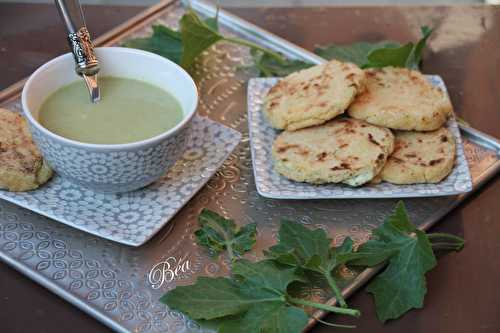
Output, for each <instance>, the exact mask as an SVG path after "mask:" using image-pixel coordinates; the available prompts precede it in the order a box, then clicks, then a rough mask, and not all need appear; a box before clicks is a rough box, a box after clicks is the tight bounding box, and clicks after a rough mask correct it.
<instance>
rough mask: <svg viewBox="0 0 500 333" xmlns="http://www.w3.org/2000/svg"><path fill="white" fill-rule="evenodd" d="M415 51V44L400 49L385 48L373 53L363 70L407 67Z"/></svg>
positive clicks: (370, 54) (368, 57)
mask: <svg viewBox="0 0 500 333" xmlns="http://www.w3.org/2000/svg"><path fill="white" fill-rule="evenodd" d="M412 50H413V43H411V42H410V43H407V44H405V45H403V46H400V47H384V48H380V49H375V50H373V51H371V52H370V53H369V54H368V56H367V59H368V62H367V63H366V64H365V65H364V66H363V68H368V67H377V68H378V67H386V66H394V67H405V66H406V63H407V61H408V58H409V57H410V55H411V53H412Z"/></svg>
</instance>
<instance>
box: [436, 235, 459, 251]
mask: <svg viewBox="0 0 500 333" xmlns="http://www.w3.org/2000/svg"><path fill="white" fill-rule="evenodd" d="M427 237H428V238H429V240H430V241H431V245H432V249H434V250H451V251H460V250H461V249H462V248H463V247H464V245H465V240H464V239H463V238H461V237H458V236H455V235H450V234H446V233H441V232H436V233H432V234H427Z"/></svg>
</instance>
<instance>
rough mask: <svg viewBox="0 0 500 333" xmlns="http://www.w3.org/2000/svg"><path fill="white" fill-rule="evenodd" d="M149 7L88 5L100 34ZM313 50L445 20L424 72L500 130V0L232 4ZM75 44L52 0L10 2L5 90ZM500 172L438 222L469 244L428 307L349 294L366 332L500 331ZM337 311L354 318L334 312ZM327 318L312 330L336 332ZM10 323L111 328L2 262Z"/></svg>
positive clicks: (444, 264)
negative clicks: (394, 309)
mask: <svg viewBox="0 0 500 333" xmlns="http://www.w3.org/2000/svg"><path fill="white" fill-rule="evenodd" d="M140 10H141V8H140V7H111V6H88V7H87V8H86V16H87V20H88V25H89V27H91V29H92V32H93V34H94V36H97V35H99V34H102V33H104V32H105V31H107V30H109V29H110V28H112V27H113V26H116V25H117V24H119V23H121V22H123V21H124V20H126V19H127V18H129V17H131V16H132V15H134V14H135V13H137V12H138V11H140ZM231 10H232V11H233V12H234V13H236V14H238V15H240V16H241V17H243V18H245V19H248V20H249V21H252V22H254V23H256V24H257V25H259V26H261V27H263V28H265V29H267V30H269V31H272V32H274V33H276V34H277V35H280V36H282V37H284V38H286V39H288V40H290V41H292V42H294V43H297V44H299V45H301V46H303V47H305V48H307V49H313V48H314V46H315V45H317V44H325V43H330V42H336V43H350V42H354V41H359V40H372V41H376V40H380V39H393V40H401V41H407V40H410V39H416V38H417V36H418V28H419V26H421V25H424V24H427V25H430V26H433V27H436V32H435V34H434V36H433V37H432V38H431V42H430V50H429V51H428V52H427V53H426V55H425V62H424V66H423V71H424V72H425V73H432V74H439V75H441V76H442V77H443V78H444V80H445V81H446V83H447V86H448V88H449V90H450V95H451V98H452V101H453V104H454V106H455V110H456V112H457V113H458V114H459V115H460V116H461V117H463V118H464V119H466V120H467V121H468V122H469V123H470V124H471V125H472V126H474V127H475V128H477V129H479V130H482V131H484V132H486V133H488V134H490V135H493V136H495V137H497V138H499V137H500V7H493V6H490V7H480V6H477V7H466V6H459V7H395V6H390V7H379V8H375V7H357V8H354V7H353V8H346V7H343V8H331V7H330V8H297V9H283V8H281V9H231ZM66 50H67V46H66V41H65V39H64V33H63V30H62V27H61V24H60V22H59V18H58V17H57V14H56V11H55V9H54V8H53V6H52V5H20V4H0V70H1V73H2V75H0V89H3V88H5V87H7V86H8V85H10V84H12V83H14V82H16V81H18V80H20V79H22V78H23V77H25V76H27V75H29V74H30V73H31V72H32V71H33V70H34V69H35V68H36V67H37V66H39V65H41V64H42V63H44V62H46V61H47V60H48V59H50V58H53V57H54V56H56V55H58V54H61V53H64V52H66ZM499 180H500V178H499V177H498V176H497V177H496V178H495V179H493V180H491V181H490V182H489V183H488V184H487V185H485V186H484V188H483V189H482V190H480V191H479V192H477V193H476V194H474V195H472V196H471V197H470V198H469V199H468V200H467V201H466V202H464V203H463V204H462V205H461V206H460V207H458V208H456V209H455V210H454V211H453V212H451V213H450V214H448V215H447V216H446V217H445V218H443V220H442V221H441V222H440V223H439V224H438V225H437V226H436V227H435V228H433V230H432V231H435V232H437V231H445V232H452V233H456V234H459V235H460V236H462V237H464V238H465V239H466V241H467V244H466V247H465V249H464V250H463V251H462V252H460V253H452V254H448V255H446V256H444V257H442V258H440V259H439V264H438V266H437V267H436V268H435V269H434V270H433V271H431V272H430V273H429V274H427V287H428V294H427V296H426V299H425V307H424V309H421V310H414V311H411V312H410V313H408V314H406V315H405V316H404V317H403V318H401V319H399V320H396V321H392V322H389V323H386V324H385V325H382V324H381V323H380V322H379V321H378V320H377V318H376V316H375V312H374V306H373V300H372V297H371V296H370V295H368V294H367V293H366V292H364V291H363V290H360V291H359V292H357V293H356V294H355V295H354V296H353V297H351V298H350V299H349V303H350V305H351V306H352V307H355V308H359V309H360V310H361V311H362V313H363V316H362V317H361V318H360V319H358V320H355V323H356V324H357V326H358V328H357V330H356V332H370V333H376V332H405V333H413V332H426V333H427V332H454V333H461V332H464V333H474V332H500V316H499V314H500V289H499V288H498V282H499V281H500V218H499V216H500V186H499V185H500V181H499ZM327 320H330V321H335V322H338V323H345V322H350V323H352V322H353V320H351V319H347V320H345V319H343V318H338V317H334V316H329V317H328V318H327ZM332 331H334V329H333V328H330V327H326V326H323V325H317V326H316V327H315V328H314V329H313V330H312V332H317V333H319V332H332ZM0 332H5V333H16V332H23V333H24V332H38V333H42V332H52V333H58V332H72V333H79V332H110V330H109V329H108V328H106V327H105V326H103V325H102V324H100V323H99V322H97V321H96V320H94V319H93V318H91V317H89V316H88V315H86V314H85V313H83V312H81V311H80V310H78V309H77V308H76V307H74V306H72V305H70V304H69V303H67V302H66V301H64V300H62V299H60V298H59V297H57V296H55V295H54V294H52V293H51V292H49V291H47V290H45V289H44V288H43V287H40V286H39V285H37V284H36V283H34V282H32V281H31V280H29V279H28V278H26V277H24V276H23V275H21V274H20V273H18V272H16V271H14V270H13V269H11V268H10V267H8V266H7V265H5V264H3V263H0Z"/></svg>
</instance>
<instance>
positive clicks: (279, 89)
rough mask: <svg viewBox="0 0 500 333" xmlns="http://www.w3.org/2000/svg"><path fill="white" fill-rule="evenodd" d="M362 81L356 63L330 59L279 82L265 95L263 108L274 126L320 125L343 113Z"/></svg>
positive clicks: (289, 127) (362, 86) (287, 127)
mask: <svg viewBox="0 0 500 333" xmlns="http://www.w3.org/2000/svg"><path fill="white" fill-rule="evenodd" d="M364 81H365V74H364V72H363V71H362V70H361V69H359V68H358V67H357V66H356V65H354V64H351V63H342V62H340V61H336V60H332V61H330V62H327V63H325V64H321V65H318V66H314V67H311V68H308V69H304V70H301V71H299V72H296V73H293V74H290V75H289V76H287V77H286V78H284V79H282V80H281V81H279V82H278V83H277V84H276V85H275V86H274V87H272V88H271V90H270V91H269V93H268V95H267V96H266V98H265V102H264V110H263V111H264V114H265V116H266V118H267V119H268V121H269V123H270V124H271V126H272V127H274V128H277V129H285V130H289V131H293V130H298V129H301V128H305V127H309V126H314V125H319V124H323V123H325V122H326V121H328V120H330V119H332V118H334V117H336V116H338V115H339V114H342V113H344V112H345V110H346V109H347V107H348V106H349V104H351V102H352V101H353V100H354V98H355V96H356V95H357V94H358V92H360V91H361V90H363V88H364Z"/></svg>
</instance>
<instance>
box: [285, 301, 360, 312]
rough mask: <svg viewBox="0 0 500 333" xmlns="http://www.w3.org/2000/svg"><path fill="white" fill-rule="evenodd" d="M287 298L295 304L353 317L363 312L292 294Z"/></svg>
mask: <svg viewBox="0 0 500 333" xmlns="http://www.w3.org/2000/svg"><path fill="white" fill-rule="evenodd" d="M287 300H288V301H289V302H290V303H293V304H297V305H305V306H310V307H313V308H316V309H320V310H325V311H329V312H334V313H338V314H344V315H348V316H353V317H359V316H361V312H360V311H359V310H356V309H349V308H340V307H338V306H332V305H328V304H321V303H316V302H312V301H308V300H305V299H301V298H294V297H290V296H288V297H287Z"/></svg>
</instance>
